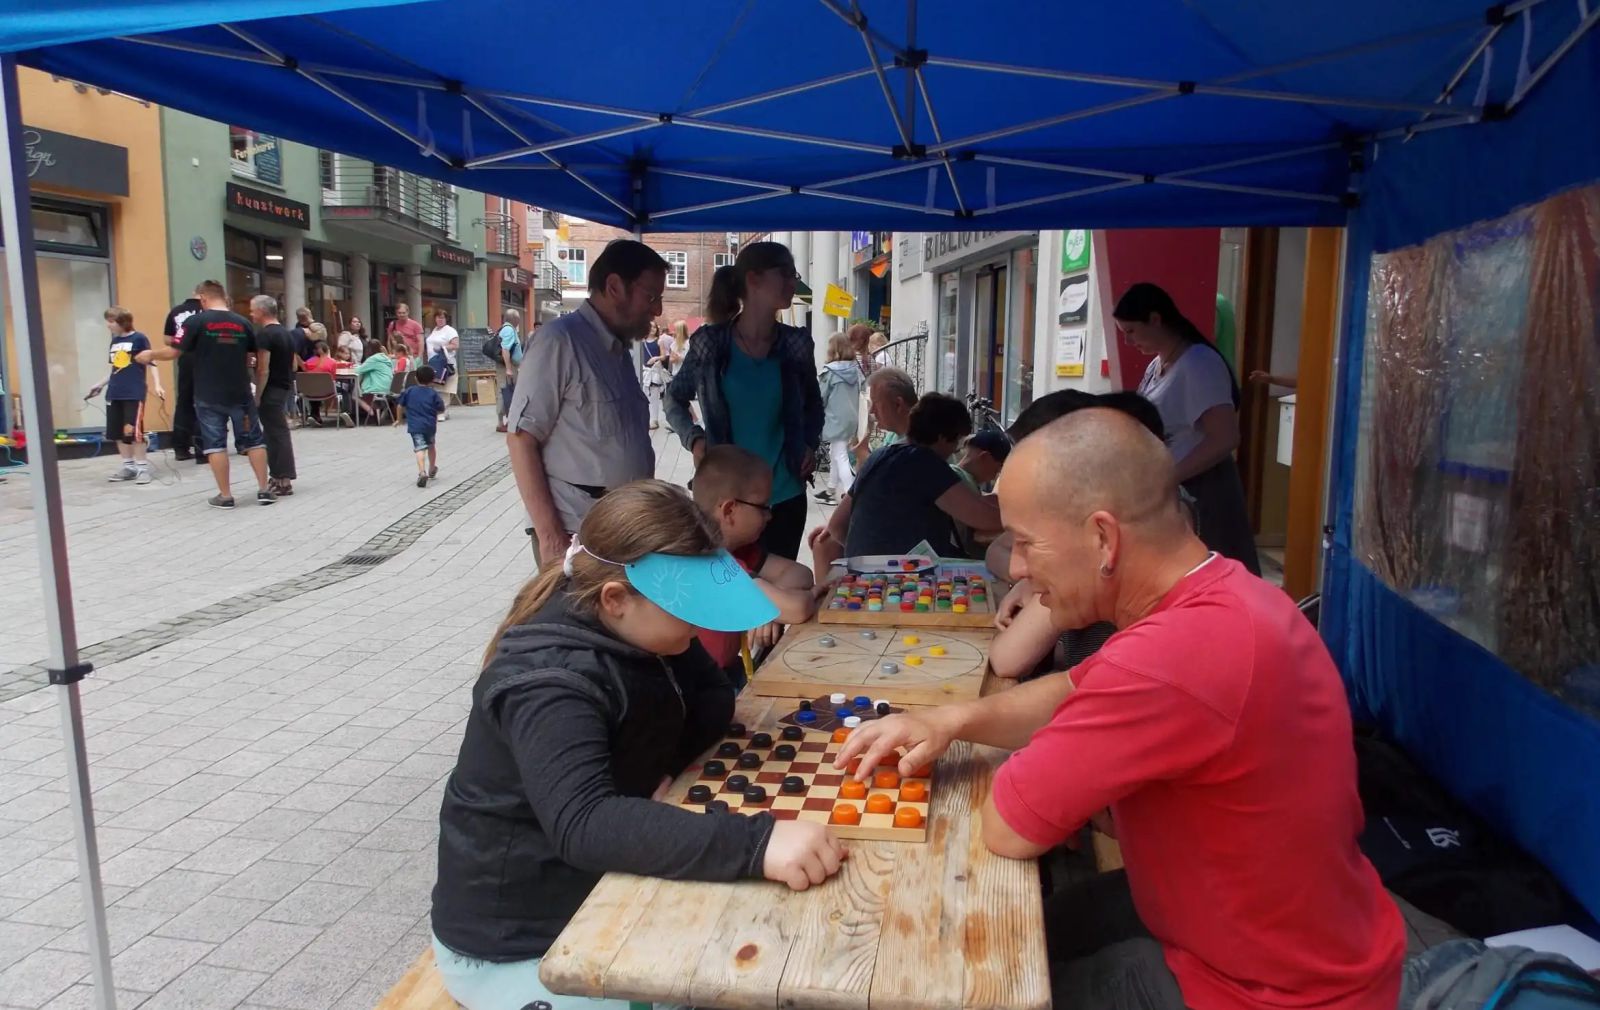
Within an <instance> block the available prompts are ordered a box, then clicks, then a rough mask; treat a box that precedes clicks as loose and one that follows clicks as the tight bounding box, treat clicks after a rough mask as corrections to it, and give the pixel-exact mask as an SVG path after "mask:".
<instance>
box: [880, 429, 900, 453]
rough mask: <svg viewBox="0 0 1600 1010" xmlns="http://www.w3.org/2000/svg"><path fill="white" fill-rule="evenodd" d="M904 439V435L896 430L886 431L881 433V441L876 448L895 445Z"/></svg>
mask: <svg viewBox="0 0 1600 1010" xmlns="http://www.w3.org/2000/svg"><path fill="white" fill-rule="evenodd" d="M904 441H905V436H904V435H902V434H900V433H899V432H898V431H886V432H884V433H883V443H882V444H881V445H879V446H878V448H880V449H882V448H883V447H884V446H886V445H896V444H898V443H900V442H904Z"/></svg>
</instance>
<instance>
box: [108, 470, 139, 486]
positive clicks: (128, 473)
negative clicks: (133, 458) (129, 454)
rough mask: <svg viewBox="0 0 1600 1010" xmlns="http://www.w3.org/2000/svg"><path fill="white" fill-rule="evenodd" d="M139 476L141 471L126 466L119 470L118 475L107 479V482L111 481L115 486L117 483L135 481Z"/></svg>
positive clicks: (115, 474)
mask: <svg viewBox="0 0 1600 1010" xmlns="http://www.w3.org/2000/svg"><path fill="white" fill-rule="evenodd" d="M137 476H139V471H137V470H135V469H134V468H133V467H132V466H125V467H123V468H122V469H121V470H118V471H117V472H116V473H114V474H112V475H111V476H109V477H107V478H106V480H109V481H111V482H112V483H113V484H114V483H116V482H117V481H123V480H133V479H134V478H135V477H137Z"/></svg>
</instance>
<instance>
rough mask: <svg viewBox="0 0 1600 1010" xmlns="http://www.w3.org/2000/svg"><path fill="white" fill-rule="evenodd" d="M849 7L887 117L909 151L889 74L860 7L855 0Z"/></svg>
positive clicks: (909, 140)
mask: <svg viewBox="0 0 1600 1010" xmlns="http://www.w3.org/2000/svg"><path fill="white" fill-rule="evenodd" d="M850 9H851V11H852V12H853V13H854V14H855V16H856V30H857V31H859V32H860V33H861V44H862V45H864V46H866V47H867V61H868V62H870V63H871V64H872V72H873V74H874V75H876V76H877V78H878V87H879V88H881V89H882V90H883V100H884V102H885V103H886V104H887V105H888V106H889V117H890V118H891V119H893V120H894V125H895V129H896V130H898V131H899V132H900V143H902V144H904V145H905V148H906V150H907V151H908V152H909V151H910V150H911V148H912V143H911V131H910V130H909V129H908V128H907V126H906V120H905V117H903V116H901V115H900V107H899V106H898V105H896V104H894V92H893V91H892V90H890V88H889V75H888V74H885V73H884V72H883V61H882V60H880V59H878V47H877V46H875V45H873V43H872V36H871V35H869V34H868V33H867V19H866V17H865V16H864V15H863V14H862V13H861V7H860V5H859V4H857V3H856V0H850Z"/></svg>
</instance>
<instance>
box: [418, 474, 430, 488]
mask: <svg viewBox="0 0 1600 1010" xmlns="http://www.w3.org/2000/svg"><path fill="white" fill-rule="evenodd" d="M427 486H428V475H427V474H425V473H419V474H417V487H427Z"/></svg>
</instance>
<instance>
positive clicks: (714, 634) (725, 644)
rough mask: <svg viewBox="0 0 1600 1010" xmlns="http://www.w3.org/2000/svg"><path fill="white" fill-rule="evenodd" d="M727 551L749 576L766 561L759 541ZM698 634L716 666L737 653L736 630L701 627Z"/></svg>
mask: <svg viewBox="0 0 1600 1010" xmlns="http://www.w3.org/2000/svg"><path fill="white" fill-rule="evenodd" d="M728 553H729V554H732V555H733V560H735V561H737V562H739V567H740V568H743V569H744V570H745V571H746V572H748V573H749V574H750V575H751V576H755V575H757V574H759V573H760V571H761V566H762V565H764V564H766V563H767V552H766V549H765V548H763V547H762V546H761V544H760V543H759V542H758V543H753V544H746V545H745V546H743V547H741V548H739V549H738V550H736V551H729V552H728ZM699 634H700V644H701V645H703V646H705V650H706V651H707V652H709V653H711V658H712V659H714V660H716V661H717V665H718V666H720V667H725V666H727V665H728V664H730V663H732V662H733V661H734V659H735V657H737V656H738V655H739V639H740V637H741V636H740V635H739V633H738V632H737V631H712V630H710V629H708V628H701V629H700V632H699Z"/></svg>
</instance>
